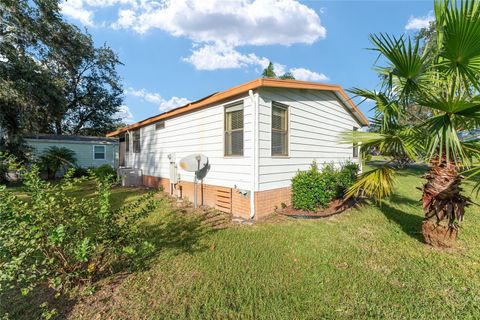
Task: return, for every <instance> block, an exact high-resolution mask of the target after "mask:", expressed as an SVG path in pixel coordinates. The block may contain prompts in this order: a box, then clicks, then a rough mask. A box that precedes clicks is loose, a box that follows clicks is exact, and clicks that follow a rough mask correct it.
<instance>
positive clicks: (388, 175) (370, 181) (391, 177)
mask: <svg viewBox="0 0 480 320" xmlns="http://www.w3.org/2000/svg"><path fill="white" fill-rule="evenodd" d="M394 184H395V170H394V169H392V168H391V167H389V166H388V165H384V166H382V167H380V168H376V169H373V170H370V171H368V172H365V173H363V174H362V175H361V176H360V177H359V178H358V180H357V181H356V182H355V183H354V184H353V185H352V186H351V187H350V188H349V189H348V190H347V192H346V194H345V197H346V198H347V199H348V198H351V197H355V196H366V197H368V198H372V199H374V200H375V201H381V200H382V199H383V198H385V197H388V196H390V195H391V194H392V193H393V187H394Z"/></svg>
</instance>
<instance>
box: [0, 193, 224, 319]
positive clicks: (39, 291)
mask: <svg viewBox="0 0 480 320" xmlns="http://www.w3.org/2000/svg"><path fill="white" fill-rule="evenodd" d="M119 193H123V191H120V192H117V195H118V194H119ZM125 193H126V194H131V191H130V190H127V191H125ZM121 201H122V200H121ZM161 202H162V203H161V204H160V206H161V207H160V208H159V209H157V210H158V211H156V212H154V213H152V214H151V216H150V217H148V218H147V219H146V220H145V221H144V222H142V223H141V224H140V225H139V234H138V236H139V237H140V239H141V240H144V241H148V242H150V243H151V244H153V246H154V249H153V252H152V253H151V254H150V255H148V256H147V257H145V256H143V257H142V258H137V259H134V261H132V263H130V262H124V261H121V262H120V263H118V264H116V265H115V266H114V267H113V270H112V272H109V273H106V274H104V275H101V276H100V278H99V279H97V280H98V281H97V282H96V283H94V284H93V286H95V287H96V286H100V287H101V286H104V285H106V286H108V287H111V288H112V290H110V291H109V292H110V293H111V292H113V288H114V287H116V286H118V285H120V283H121V282H122V280H119V281H118V282H117V283H114V282H115V279H117V278H119V275H124V277H122V279H125V278H127V276H128V275H129V274H131V273H133V272H136V271H140V270H142V271H144V270H148V269H150V268H151V267H152V266H153V265H154V263H155V262H156V261H157V258H158V257H159V256H160V254H161V253H162V251H163V250H165V249H175V250H173V251H172V252H173V254H180V253H182V252H189V253H191V252H198V251H202V250H206V249H207V246H206V245H205V244H202V241H201V239H202V238H204V237H205V236H206V235H208V234H210V233H213V232H215V231H216V230H217V225H216V224H215V221H216V220H215V219H214V218H215V217H213V218H212V215H205V214H202V213H201V212H192V211H188V212H186V210H180V209H177V208H176V207H174V205H173V204H172V203H170V202H169V201H168V200H166V199H163V200H162V201H161ZM101 280H106V281H101ZM98 288H99V287H97V289H98ZM54 295H55V292H54V291H53V290H51V289H48V288H47V287H44V286H39V287H37V288H36V289H35V290H33V291H32V292H30V293H29V294H28V295H27V296H22V295H21V293H20V290H18V289H17V290H9V291H7V292H5V293H3V294H1V295H0V319H3V318H2V317H1V315H4V314H7V313H8V314H9V316H8V319H21V320H23V319H40V318H41V314H42V308H41V304H42V303H44V302H45V301H47V302H48V303H49V306H50V309H51V308H55V309H57V310H58V314H57V315H56V316H54V317H53V319H67V318H68V316H69V314H70V312H71V311H72V309H73V308H74V307H75V305H76V304H77V303H79V302H80V301H83V300H84V298H82V297H81V296H80V295H78V294H74V295H72V296H71V297H68V296H67V295H62V296H60V297H59V298H55V297H54ZM107 298H108V297H107ZM81 303H84V302H81Z"/></svg>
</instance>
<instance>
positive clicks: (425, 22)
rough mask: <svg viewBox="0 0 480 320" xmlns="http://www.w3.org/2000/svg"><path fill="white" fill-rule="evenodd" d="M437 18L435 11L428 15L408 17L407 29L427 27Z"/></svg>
mask: <svg viewBox="0 0 480 320" xmlns="http://www.w3.org/2000/svg"><path fill="white" fill-rule="evenodd" d="M433 20H435V17H434V16H433V12H429V13H428V15H426V16H423V17H413V16H411V17H410V19H408V22H407V24H406V25H405V30H420V29H422V28H427V27H429V26H430V22H432V21H433Z"/></svg>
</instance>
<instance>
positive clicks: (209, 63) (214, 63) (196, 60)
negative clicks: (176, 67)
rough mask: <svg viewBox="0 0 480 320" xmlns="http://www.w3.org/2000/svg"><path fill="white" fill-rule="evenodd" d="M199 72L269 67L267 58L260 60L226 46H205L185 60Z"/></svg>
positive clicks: (252, 55) (253, 55)
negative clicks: (252, 66) (254, 66)
mask: <svg viewBox="0 0 480 320" xmlns="http://www.w3.org/2000/svg"><path fill="white" fill-rule="evenodd" d="M183 60H184V61H186V62H189V63H191V64H192V65H193V66H194V67H195V68H196V69H197V70H216V69H232V68H233V69H235V68H241V67H246V66H249V65H256V66H260V67H262V68H265V67H266V66H268V62H269V61H268V59H267V58H259V57H257V56H256V55H255V54H253V53H250V54H242V53H240V52H238V51H237V50H235V49H234V48H232V47H230V46H228V45H225V44H220V43H218V44H214V45H204V46H203V47H200V48H199V49H196V50H193V52H192V55H191V56H190V57H188V58H183Z"/></svg>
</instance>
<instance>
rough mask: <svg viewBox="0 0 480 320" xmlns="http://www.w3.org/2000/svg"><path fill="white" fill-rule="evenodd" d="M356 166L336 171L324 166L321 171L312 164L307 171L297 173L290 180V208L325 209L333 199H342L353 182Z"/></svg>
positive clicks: (349, 164)
mask: <svg viewBox="0 0 480 320" xmlns="http://www.w3.org/2000/svg"><path fill="white" fill-rule="evenodd" d="M357 173H358V165H357V164H355V163H347V164H345V165H343V166H342V167H341V169H340V170H336V169H335V168H334V166H333V165H332V164H326V165H325V166H324V167H323V169H322V171H319V170H318V166H317V164H316V163H315V162H314V163H313V164H312V165H311V167H310V169H309V170H307V171H299V172H298V173H297V174H296V175H295V177H293V179H292V206H293V207H294V208H295V209H301V210H312V211H313V210H316V209H317V208H318V207H322V208H326V207H328V205H329V203H330V202H331V201H332V200H333V199H334V198H335V197H343V195H344V193H345V191H346V190H347V189H348V188H349V187H350V186H351V185H352V184H353V183H354V182H355V180H356V178H357Z"/></svg>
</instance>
